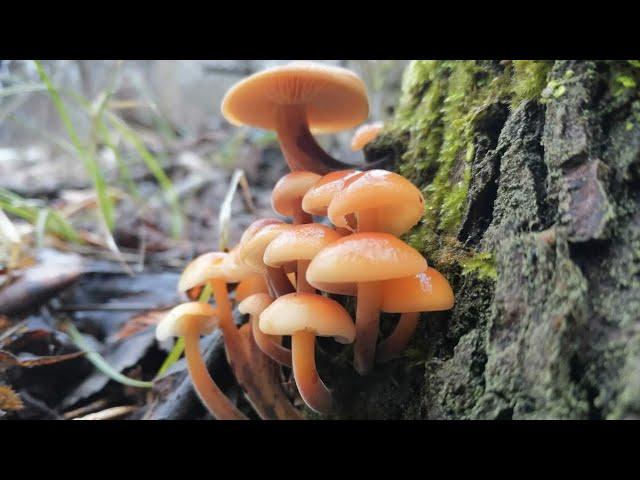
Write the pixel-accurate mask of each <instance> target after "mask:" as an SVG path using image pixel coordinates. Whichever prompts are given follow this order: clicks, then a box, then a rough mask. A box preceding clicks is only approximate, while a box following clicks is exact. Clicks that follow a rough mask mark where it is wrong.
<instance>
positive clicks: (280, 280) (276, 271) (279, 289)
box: [266, 266, 295, 298]
mask: <svg viewBox="0 0 640 480" xmlns="http://www.w3.org/2000/svg"><path fill="white" fill-rule="evenodd" d="M266 276H267V284H269V285H271V288H272V289H273V293H275V297H276V298H277V297H281V296H283V295H286V294H287V293H293V292H295V288H293V285H291V282H290V281H289V277H287V274H286V273H284V269H282V268H274V267H269V266H267V273H266Z"/></svg>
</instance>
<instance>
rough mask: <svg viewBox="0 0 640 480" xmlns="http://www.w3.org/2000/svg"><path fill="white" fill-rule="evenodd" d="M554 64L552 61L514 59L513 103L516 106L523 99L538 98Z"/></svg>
mask: <svg viewBox="0 0 640 480" xmlns="http://www.w3.org/2000/svg"><path fill="white" fill-rule="evenodd" d="M552 65H553V62H552V61H537V60H514V61H513V77H512V80H511V90H512V92H513V98H512V100H511V105H512V106H515V105H518V104H519V103H520V102H522V101H523V100H529V99H532V98H538V97H539V96H540V94H541V93H542V90H543V89H544V87H545V86H546V85H547V77H548V75H549V72H550V71H551V66H552Z"/></svg>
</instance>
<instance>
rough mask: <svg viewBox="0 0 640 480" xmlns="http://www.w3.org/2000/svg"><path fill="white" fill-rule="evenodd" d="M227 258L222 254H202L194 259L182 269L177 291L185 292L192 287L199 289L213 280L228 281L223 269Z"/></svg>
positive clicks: (226, 255)
mask: <svg viewBox="0 0 640 480" xmlns="http://www.w3.org/2000/svg"><path fill="white" fill-rule="evenodd" d="M228 256H229V254H228V253H224V252H209V253H204V254H202V255H200V256H198V257H196V258H194V259H193V260H192V261H191V262H190V263H189V264H188V265H187V267H186V268H185V269H184V271H183V272H182V275H180V280H179V281H178V291H179V292H186V291H188V290H191V289H192V288H194V287H200V286H203V285H204V284H206V283H207V281H209V280H211V279H213V278H221V279H224V280H225V281H227V280H228V275H227V272H226V271H225V269H224V268H223V263H224V261H225V259H226V258H227V257H228Z"/></svg>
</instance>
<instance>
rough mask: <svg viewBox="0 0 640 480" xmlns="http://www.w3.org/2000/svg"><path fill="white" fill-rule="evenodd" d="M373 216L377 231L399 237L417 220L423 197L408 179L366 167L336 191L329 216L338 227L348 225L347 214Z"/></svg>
mask: <svg viewBox="0 0 640 480" xmlns="http://www.w3.org/2000/svg"><path fill="white" fill-rule="evenodd" d="M361 212H362V213H364V212H366V213H367V214H368V215H374V216H375V219H376V224H377V231H382V232H387V233H392V234H393V235H396V236H399V235H402V234H403V233H405V232H407V231H408V230H409V229H410V228H411V227H413V226H414V225H415V224H416V223H418V222H419V221H420V218H422V214H423V212H424V197H423V196H422V193H421V192H420V190H419V189H418V188H417V187H416V186H415V185H414V184H413V183H411V182H410V181H409V180H407V179H406V178H404V177H403V176H402V175H398V174H397V173H393V172H388V171H386V170H369V171H368V172H365V173H363V174H362V175H360V176H359V177H357V178H356V179H354V180H353V181H352V182H349V183H348V184H347V185H345V187H344V188H343V189H342V190H341V191H339V192H338V193H336V195H335V196H334V198H333V200H332V201H331V203H330V204H329V208H328V211H327V213H328V216H329V220H331V223H333V224H334V225H336V226H337V227H342V228H351V229H352V227H351V226H350V225H349V221H348V217H349V215H356V217H357V216H358V215H359V214H361Z"/></svg>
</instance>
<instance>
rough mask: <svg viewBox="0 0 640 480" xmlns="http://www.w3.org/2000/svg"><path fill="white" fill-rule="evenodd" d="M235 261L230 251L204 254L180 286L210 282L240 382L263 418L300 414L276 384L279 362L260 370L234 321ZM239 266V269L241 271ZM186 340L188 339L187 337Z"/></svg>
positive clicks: (228, 350) (230, 361)
mask: <svg viewBox="0 0 640 480" xmlns="http://www.w3.org/2000/svg"><path fill="white" fill-rule="evenodd" d="M232 267H233V262H232V261H231V260H230V258H229V254H228V253H224V252H210V253H206V254H204V255H200V256H199V257H197V258H196V259H195V260H193V261H192V262H191V263H190V264H189V265H187V268H185V270H184V272H183V273H182V276H181V277H180V281H179V283H178V289H179V290H181V291H187V290H189V289H191V288H193V287H195V286H199V285H204V284H209V285H210V286H211V289H212V291H213V296H214V298H215V302H216V307H217V311H218V318H219V326H220V329H221V330H222V335H223V338H224V345H225V351H226V353H227V360H228V361H229V365H230V366H231V369H232V370H233V372H234V374H235V376H236V378H237V379H238V383H239V384H240V385H241V386H242V387H243V389H244V390H245V393H246V396H247V398H248V399H249V401H250V402H251V404H252V405H253V407H254V409H255V410H256V411H257V412H258V414H259V415H260V417H261V418H273V419H278V418H279V419H287V418H292V417H296V416H297V415H298V413H297V410H295V409H294V408H293V406H292V405H291V404H290V403H289V401H288V399H287V398H286V396H285V395H284V392H282V391H281V389H280V387H279V385H275V384H274V379H275V377H276V373H277V372H276V370H275V368H271V367H275V364H273V362H271V364H272V365H268V364H261V365H260V369H258V368H257V366H256V365H255V364H252V362H251V359H250V358H249V356H248V351H249V347H250V345H247V344H246V342H245V341H244V340H243V338H242V336H241V335H240V334H239V332H238V328H237V327H236V325H235V323H234V321H233V314H232V311H231V302H230V300H229V295H228V291H227V283H235V282H237V281H239V279H238V278H233V277H231V276H230V275H229V272H230V271H233V270H234V269H233V268H232ZM239 270H240V269H239V268H238V269H237V270H236V271H239ZM185 341H186V339H185Z"/></svg>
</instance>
